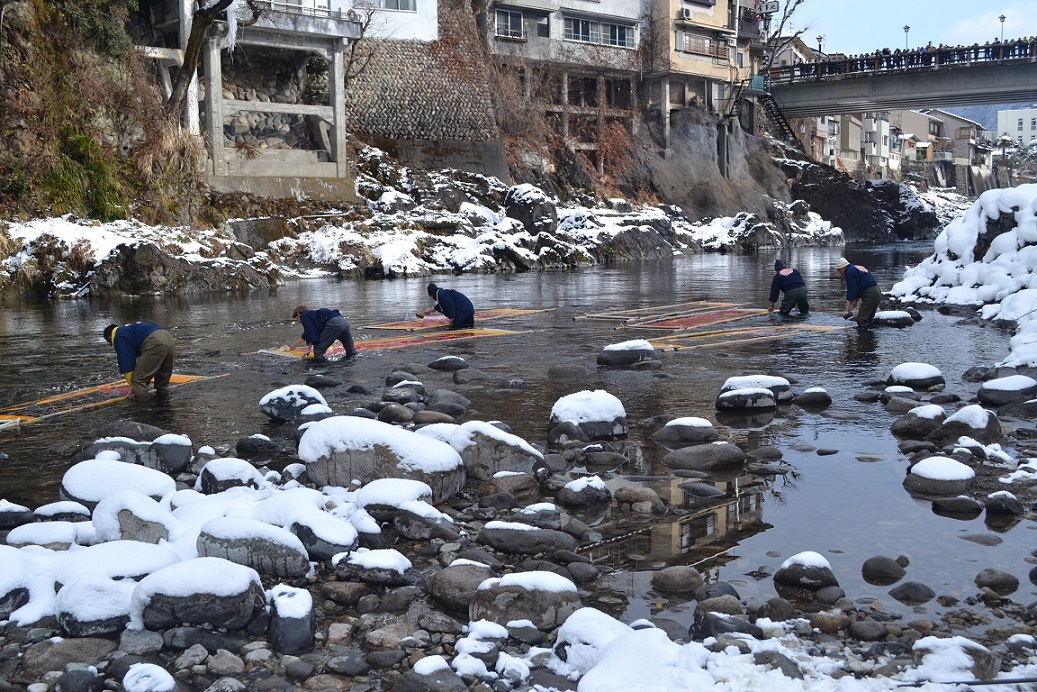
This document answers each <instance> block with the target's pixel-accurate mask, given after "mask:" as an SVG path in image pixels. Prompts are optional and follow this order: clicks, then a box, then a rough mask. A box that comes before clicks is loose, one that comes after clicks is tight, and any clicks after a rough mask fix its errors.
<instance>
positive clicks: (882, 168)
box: [861, 112, 889, 178]
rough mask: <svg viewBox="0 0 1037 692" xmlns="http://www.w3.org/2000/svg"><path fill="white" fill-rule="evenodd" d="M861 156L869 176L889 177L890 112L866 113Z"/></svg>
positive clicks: (862, 129) (862, 123) (862, 131)
mask: <svg viewBox="0 0 1037 692" xmlns="http://www.w3.org/2000/svg"><path fill="white" fill-rule="evenodd" d="M861 158H862V160H863V162H864V166H865V174H866V175H867V176H868V177H869V178H888V177H889V113H885V112H881V113H864V115H863V117H862V118H861Z"/></svg>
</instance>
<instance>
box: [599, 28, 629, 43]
mask: <svg viewBox="0 0 1037 692" xmlns="http://www.w3.org/2000/svg"><path fill="white" fill-rule="evenodd" d="M601 28H602V36H607V38H606V39H605V43H607V44H609V45H610V46H620V47H622V48H633V47H634V27H632V26H624V25H622V24H602V25H601Z"/></svg>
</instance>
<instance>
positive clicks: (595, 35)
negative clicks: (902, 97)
mask: <svg viewBox="0 0 1037 692" xmlns="http://www.w3.org/2000/svg"><path fill="white" fill-rule="evenodd" d="M600 31H601V28H600V27H599V26H598V23H597V22H592V21H590V20H589V19H570V18H568V17H567V18H566V20H565V38H566V39H567V40H569V41H583V42H584V43H597V42H598V41H599V37H600V33H599V32H600ZM1020 122H1022V121H1020Z"/></svg>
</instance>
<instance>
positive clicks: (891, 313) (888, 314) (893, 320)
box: [871, 310, 915, 327]
mask: <svg viewBox="0 0 1037 692" xmlns="http://www.w3.org/2000/svg"><path fill="white" fill-rule="evenodd" d="M871 321H872V324H874V325H876V326H880V327H910V326H911V325H913V324H914V323H915V319H914V318H913V317H912V316H911V313H910V312H907V311H906V310H879V311H878V312H876V313H875V316H874V317H873V318H872V320H871Z"/></svg>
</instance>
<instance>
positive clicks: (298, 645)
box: [269, 584, 317, 654]
mask: <svg viewBox="0 0 1037 692" xmlns="http://www.w3.org/2000/svg"><path fill="white" fill-rule="evenodd" d="M270 603H271V610H270V635H269V636H270V644H271V645H272V646H273V648H274V651H276V652H277V653H279V654H301V653H303V652H305V651H310V650H311V649H313V642H314V636H315V634H316V632H317V618H316V613H315V612H314V610H313V598H312V597H311V596H310V593H309V592H308V591H306V590H305V589H296V588H292V587H290V586H286V585H284V584H278V585H277V586H275V587H274V588H273V589H271V590H270Z"/></svg>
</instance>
